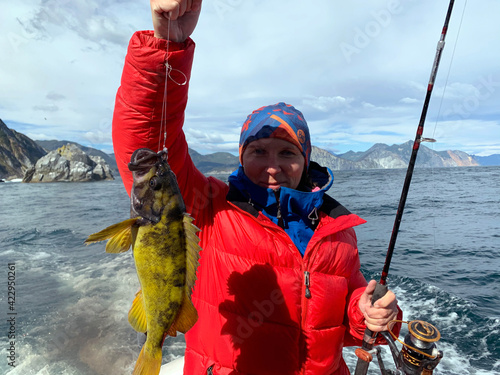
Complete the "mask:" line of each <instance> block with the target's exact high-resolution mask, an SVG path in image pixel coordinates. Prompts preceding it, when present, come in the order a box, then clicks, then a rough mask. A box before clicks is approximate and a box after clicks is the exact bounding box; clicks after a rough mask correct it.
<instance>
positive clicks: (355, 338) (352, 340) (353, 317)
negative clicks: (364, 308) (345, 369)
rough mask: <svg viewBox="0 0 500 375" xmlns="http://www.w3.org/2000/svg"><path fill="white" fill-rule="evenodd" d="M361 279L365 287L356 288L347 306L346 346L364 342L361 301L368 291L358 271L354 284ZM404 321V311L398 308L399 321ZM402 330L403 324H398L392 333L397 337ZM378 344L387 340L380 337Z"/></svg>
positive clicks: (363, 318)
mask: <svg viewBox="0 0 500 375" xmlns="http://www.w3.org/2000/svg"><path fill="white" fill-rule="evenodd" d="M361 279H362V280H363V282H364V284H365V285H364V286H360V287H357V288H355V289H354V290H353V291H352V293H351V294H350V297H349V301H348V305H347V314H346V317H347V322H346V325H347V330H346V334H345V337H344V346H361V345H362V342H363V336H364V333H365V330H366V325H365V317H364V316H363V313H362V312H361V310H360V309H359V299H360V298H361V295H362V294H363V292H364V291H365V289H366V280H365V278H364V276H363V275H362V273H361V271H359V270H358V271H357V272H356V274H355V276H354V280H353V281H354V283H357V282H360V283H361ZM402 319H403V311H402V310H401V309H400V308H399V306H398V316H397V320H402ZM400 330H401V323H397V324H396V325H395V326H394V327H393V329H392V331H393V333H394V334H395V335H399V332H400ZM375 343H376V344H383V343H385V339H384V338H383V337H382V336H380V335H379V336H378V338H377V340H376V342H375Z"/></svg>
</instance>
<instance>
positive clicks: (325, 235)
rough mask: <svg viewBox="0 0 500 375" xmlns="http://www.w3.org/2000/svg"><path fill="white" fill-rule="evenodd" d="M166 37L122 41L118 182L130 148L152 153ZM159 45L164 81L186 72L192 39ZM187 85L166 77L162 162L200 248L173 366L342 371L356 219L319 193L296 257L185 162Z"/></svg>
mask: <svg viewBox="0 0 500 375" xmlns="http://www.w3.org/2000/svg"><path fill="white" fill-rule="evenodd" d="M166 46H167V44H166V41H164V40H158V39H156V38H154V37H153V34H152V32H137V33H136V34H135V35H134V36H133V37H132V39H131V41H130V45H129V49H128V54H127V58H126V61H125V66H124V71H123V76H122V83H121V87H120V89H119V91H118V94H117V97H116V107H115V113H114V119H113V144H114V147H115V155H116V160H117V162H118V167H119V169H120V174H121V176H122V178H123V182H124V185H125V187H126V189H127V191H130V188H131V185H132V177H131V173H130V172H129V171H128V169H127V163H128V162H129V161H130V156H131V154H132V153H133V151H134V150H135V149H137V148H140V147H148V148H151V149H153V150H157V149H158V146H159V139H160V137H161V136H162V132H160V119H161V112H162V101H163V92H164V82H165V61H166V57H167V56H166ZM169 51H170V54H169V56H168V63H169V64H170V65H171V66H172V67H173V68H174V70H172V72H171V73H170V74H171V75H176V76H175V77H173V78H174V80H175V81H177V82H180V81H182V80H183V79H184V76H183V75H182V74H181V73H179V72H182V73H183V74H185V75H186V78H187V79H188V80H189V76H190V70H191V64H192V59H193V53H194V43H193V42H192V41H191V40H188V41H186V42H185V43H171V44H170V46H169ZM175 69H177V70H175ZM187 91H188V85H187V84H186V85H183V86H182V85H178V84H177V83H175V82H174V81H173V80H170V79H169V80H168V95H167V99H168V102H167V111H168V115H167V135H168V136H167V141H166V147H167V148H168V155H169V163H170V166H171V168H172V170H173V171H174V172H175V173H176V175H177V179H178V183H179V187H180V189H181V191H182V194H183V197H184V200H185V203H186V207H187V211H188V212H190V213H191V214H192V215H193V217H195V219H196V221H195V224H196V225H197V226H198V227H199V228H200V229H201V232H200V238H201V242H200V245H201V247H202V248H203V251H202V255H201V259H200V266H199V268H198V280H197V282H196V286H195V289H194V292H193V302H194V305H195V307H196V309H197V310H198V314H199V320H198V322H197V323H196V324H195V326H194V327H193V328H192V329H191V330H190V331H189V332H188V333H187V334H186V345H187V348H186V353H185V368H184V373H185V374H186V375H194V374H207V373H211V374H232V375H237V374H273V375H278V374H309V375H312V374H314V375H319V374H348V373H349V371H348V369H347V366H346V365H345V363H344V361H343V359H342V347H343V346H347V345H360V344H361V338H362V336H363V332H364V330H365V326H364V324H363V320H364V319H363V316H362V314H361V313H360V311H359V309H358V307H357V305H358V300H359V297H360V295H361V294H362V292H363V291H364V289H365V286H366V281H365V279H364V277H363V275H362V274H361V272H360V270H359V267H360V265H359V257H358V250H357V245H356V235H355V233H354V230H353V229H352V227H353V226H356V225H359V224H362V223H364V220H362V219H360V218H359V217H357V216H356V215H353V214H350V213H349V212H348V211H347V210H345V209H344V208H343V207H342V206H340V205H339V204H338V203H336V202H335V201H334V200H333V199H331V198H329V200H328V202H326V204H325V206H326V207H327V208H328V211H327V212H321V214H320V222H319V225H318V227H317V229H316V231H315V233H314V235H313V237H312V239H311V240H310V242H309V244H308V247H307V249H306V251H305V255H304V257H303V258H302V256H301V255H300V253H299V251H298V250H297V248H296V247H295V245H294V244H293V242H292V241H291V239H290V238H289V237H288V235H287V234H286V233H285V232H284V231H283V230H282V229H281V228H279V227H278V226H276V225H275V224H274V223H272V222H271V220H269V219H268V218H267V217H265V216H264V215H263V214H260V213H258V212H252V209H251V208H250V207H247V206H249V205H247V206H245V204H244V202H238V200H237V199H235V200H234V201H232V200H231V199H230V200H228V192H229V187H228V186H227V185H226V184H225V183H223V182H222V181H219V180H217V179H214V178H211V177H209V178H207V177H205V176H204V175H203V174H201V173H200V172H199V171H198V170H197V169H196V168H195V167H194V165H193V163H192V161H191V158H190V156H189V154H188V146H187V143H186V140H185V137H184V133H183V131H182V125H183V122H184V109H185V106H186V102H187ZM162 143H163V142H160V147H162ZM323 211H325V210H323Z"/></svg>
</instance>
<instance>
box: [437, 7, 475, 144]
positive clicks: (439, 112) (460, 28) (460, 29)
mask: <svg viewBox="0 0 500 375" xmlns="http://www.w3.org/2000/svg"><path fill="white" fill-rule="evenodd" d="M466 7H467V0H465V3H464V9H463V11H462V17H461V18H460V23H459V25H458V31H457V38H456V39H455V44H454V45H453V52H452V53H451V60H450V65H449V67H448V72H447V74H446V79H445V82H444V88H443V94H442V95H441V100H440V102H439V108H438V112H437V116H436V122H435V124H434V129H433V132H432V138H434V136H435V134H436V128H437V124H438V120H439V116H441V109H442V107H443V101H444V96H445V94H446V88H447V87H448V80H449V78H450V73H451V66H452V65H453V60H454V59H455V51H456V50H457V45H458V38H459V37H460V32H461V31H462V23H463V21H464V15H465V8H466Z"/></svg>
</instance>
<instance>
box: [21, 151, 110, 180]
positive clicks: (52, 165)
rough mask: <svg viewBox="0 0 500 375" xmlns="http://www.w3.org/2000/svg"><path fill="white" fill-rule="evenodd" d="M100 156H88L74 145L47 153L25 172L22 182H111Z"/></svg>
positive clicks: (105, 164)
mask: <svg viewBox="0 0 500 375" xmlns="http://www.w3.org/2000/svg"><path fill="white" fill-rule="evenodd" d="M113 179H114V177H113V174H112V173H111V170H110V168H109V165H108V164H107V163H106V162H105V161H104V159H103V158H101V157H100V156H89V155H87V154H86V153H84V152H83V151H82V150H81V149H79V148H78V147H77V146H75V145H74V144H67V145H65V146H62V147H60V148H58V149H57V150H54V151H51V152H49V153H48V154H47V155H45V156H44V157H42V158H40V159H39V160H38V161H37V162H36V164H35V165H34V166H33V167H32V168H30V169H29V170H27V171H26V173H25V175H24V178H23V182H60V181H64V182H87V181H102V180H113Z"/></svg>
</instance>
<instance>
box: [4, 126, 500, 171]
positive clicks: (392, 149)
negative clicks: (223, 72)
mask: <svg viewBox="0 0 500 375" xmlns="http://www.w3.org/2000/svg"><path fill="white" fill-rule="evenodd" d="M67 144H73V145H75V146H77V147H79V148H80V149H81V150H83V151H84V152H85V153H86V154H88V155H90V156H100V157H102V158H103V159H104V160H105V161H106V163H107V164H108V165H109V166H110V168H111V170H112V171H113V173H115V174H118V168H117V165H116V160H115V157H114V155H113V154H106V153H104V152H102V151H100V150H97V149H95V148H92V147H86V146H82V145H80V144H78V143H76V142H71V141H65V140H63V141H59V140H49V141H33V140H31V139H30V138H28V137H27V136H25V135H24V134H21V133H18V132H16V131H15V130H11V129H9V128H8V127H7V126H6V125H5V123H4V122H3V121H2V120H0V179H13V178H23V176H24V172H25V171H26V170H27V169H29V168H30V167H32V166H33V165H34V164H35V163H36V161H37V160H38V159H39V158H41V157H42V156H44V155H46V154H47V153H48V152H50V151H53V150H57V149H58V148H60V147H62V146H64V145H67ZM412 146H413V141H408V142H405V143H403V144H399V145H397V144H394V145H391V146H389V145H386V144H383V143H377V144H375V145H373V146H372V147H370V148H369V149H368V150H366V151H362V152H361V151H359V152H354V151H349V152H346V153H344V154H340V155H334V154H333V153H331V152H329V151H327V150H324V149H321V148H319V147H315V146H313V147H312V154H311V160H314V161H316V162H317V163H319V164H320V165H324V166H327V167H329V168H330V169H332V170H356V169H389V168H406V167H407V166H408V161H409V159H410V155H411V152H412ZM189 154H190V156H191V158H192V160H193V162H194V164H195V165H196V167H197V168H198V169H199V170H200V171H201V172H202V173H203V174H205V175H211V176H215V177H219V178H221V179H226V178H227V177H228V176H229V174H230V173H231V172H233V171H234V170H236V169H237V168H238V165H239V160H238V157H237V156H235V155H233V154H231V153H229V152H215V153H212V154H207V155H202V154H200V153H198V152H197V151H195V150H193V149H189ZM498 165H500V155H499V154H495V155H490V156H485V157H481V156H474V155H469V154H467V153H465V152H463V151H457V150H453V151H452V150H448V151H434V150H431V149H430V148H428V147H427V146H425V145H423V144H422V145H421V147H420V150H419V153H418V157H417V162H416V165H415V166H416V167H417V168H442V167H473V166H498Z"/></svg>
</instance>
